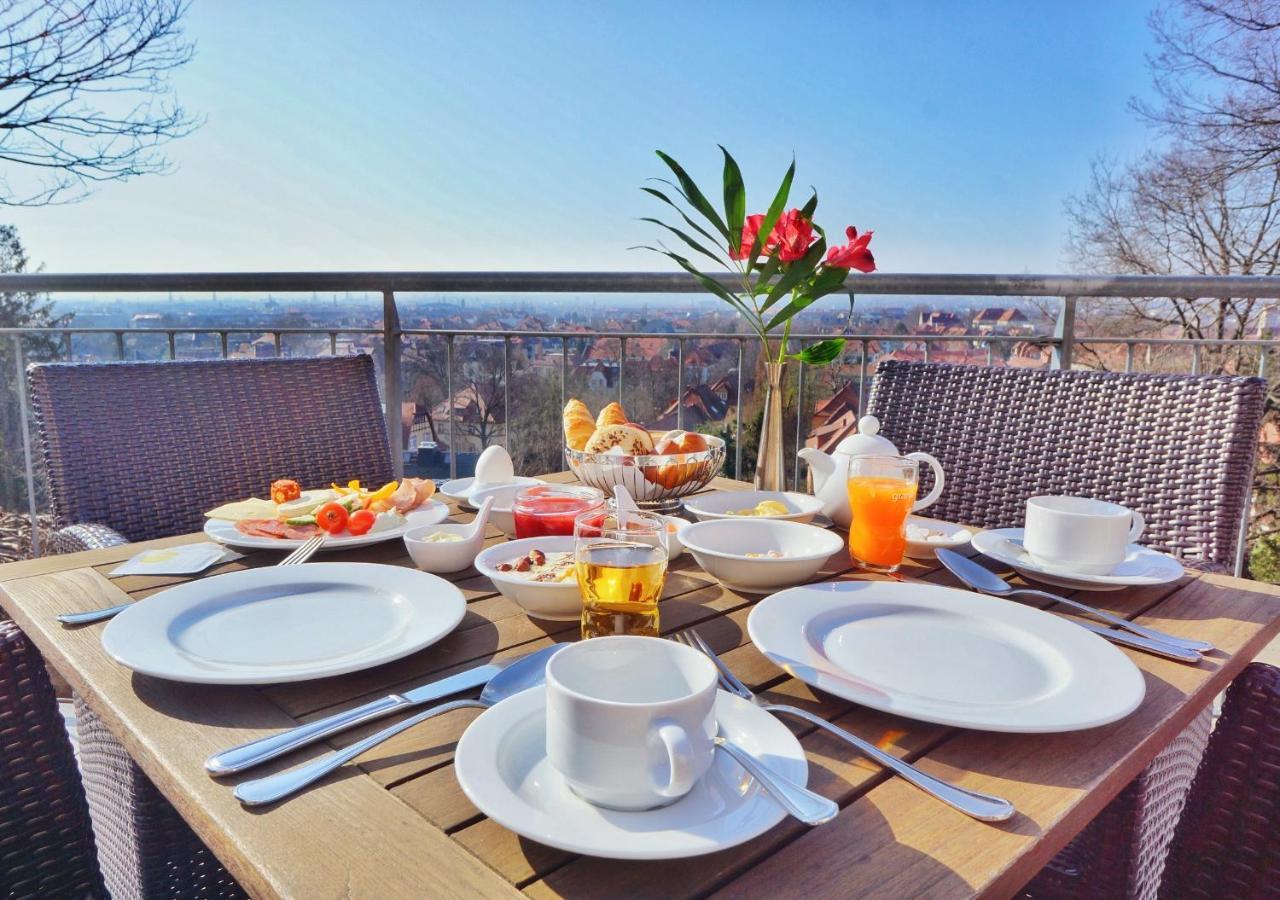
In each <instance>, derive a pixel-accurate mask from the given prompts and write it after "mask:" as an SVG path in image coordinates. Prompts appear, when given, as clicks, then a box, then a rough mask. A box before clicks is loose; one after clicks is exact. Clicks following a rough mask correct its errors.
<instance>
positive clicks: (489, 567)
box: [475, 535, 582, 622]
mask: <svg viewBox="0 0 1280 900" xmlns="http://www.w3.org/2000/svg"><path fill="white" fill-rule="evenodd" d="M475 566H476V571H477V572H479V573H480V574H481V575H484V576H485V577H487V578H488V579H489V580H490V581H492V582H493V586H494V587H496V588H497V589H498V591H499V592H500V593H501V594H502V596H504V597H506V598H507V599H508V600H511V601H512V602H513V603H515V604H517V605H518V606H519V607H520V608H521V609H523V610H524V611H525V612H526V613H528V614H529V615H531V616H533V617H534V618H538V619H551V620H552V621H556V622H571V621H575V620H577V619H578V618H580V617H581V615H582V597H581V595H580V594H579V593H578V572H577V569H576V567H575V566H574V561H573V538H572V537H571V536H567V535H566V536H555V537H535V538H525V539H524V540H519V541H505V542H504V543H501V544H494V545H493V546H492V547H489V548H488V549H486V550H483V551H481V552H480V554H479V555H478V556H476V562H475Z"/></svg>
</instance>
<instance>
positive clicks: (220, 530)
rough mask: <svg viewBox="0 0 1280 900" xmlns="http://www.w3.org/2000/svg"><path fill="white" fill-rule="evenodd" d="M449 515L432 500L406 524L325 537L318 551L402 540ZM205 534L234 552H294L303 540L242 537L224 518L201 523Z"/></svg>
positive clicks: (409, 516)
mask: <svg viewBox="0 0 1280 900" xmlns="http://www.w3.org/2000/svg"><path fill="white" fill-rule="evenodd" d="M448 516H449V507H448V506H446V505H445V504H443V503H441V502H440V501H439V500H435V499H431V500H428V501H427V502H426V503H424V504H422V505H421V506H419V507H418V508H417V509H411V510H409V512H408V513H407V514H406V515H405V517H404V518H405V523H404V524H403V525H397V526H396V527H395V528H388V529H386V530H384V531H370V532H368V533H367V534H360V535H355V534H342V535H328V534H326V535H325V536H324V544H323V545H321V547H320V552H322V553H323V552H325V551H327V550H352V549H354V548H356V547H367V546H369V545H370V544H381V543H382V542H383V541H392V540H395V539H396V538H399V537H403V536H404V534H405V532H407V531H408V530H409V529H411V528H417V527H419V526H422V525H434V524H436V523H437V522H443V521H444V520H445V519H446V518H448ZM204 533H205V536H206V537H209V538H212V539H213V540H215V541H217V542H218V543H219V544H223V545H225V546H227V547H235V548H236V549H237V550H296V549H298V547H300V546H302V544H303V543H305V542H304V541H300V540H293V539H291V538H269V537H261V536H260V535H256V534H245V533H244V532H242V531H240V530H239V529H237V528H236V523H235V522H231V521H228V520H226V519H206V520H205V523H204Z"/></svg>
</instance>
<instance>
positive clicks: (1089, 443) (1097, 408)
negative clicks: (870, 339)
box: [868, 361, 1266, 571]
mask: <svg viewBox="0 0 1280 900" xmlns="http://www.w3.org/2000/svg"><path fill="white" fill-rule="evenodd" d="M1265 397H1266V382H1265V381H1264V380H1263V379H1261V378H1236V377H1211V376H1199V375H1129V374H1123V373H1119V372H1059V371H1041V370H1027V369H1004V368H988V367H982V366H953V365H935V364H930V363H908V362H897V361H890V362H886V363H884V364H882V365H881V366H880V367H879V368H878V369H877V371H876V376H875V384H874V386H873V388H872V391H871V398H870V402H869V404H868V411H869V412H871V413H873V414H874V415H876V416H878V417H879V418H880V421H881V428H880V432H881V434H883V435H884V436H885V437H887V438H889V440H891V441H893V442H894V443H895V444H897V446H898V448H899V449H900V450H902V451H903V452H904V453H905V452H909V451H914V450H925V451H927V452H929V453H932V454H933V455H934V456H936V457H937V458H938V461H939V462H941V463H942V466H943V469H944V470H945V471H946V473H947V489H946V491H944V492H943V494H942V496H941V497H940V498H939V500H938V502H937V503H936V504H935V505H934V506H932V507H931V508H930V511H929V515H931V516H937V517H938V518H940V519H949V520H952V521H956V522H966V523H968V524H970V525H978V526H980V527H983V528H999V527H1012V526H1017V525H1021V524H1022V519H1023V513H1024V509H1025V507H1024V504H1025V503H1026V500H1027V498H1028V497H1031V496H1035V495H1037V494H1073V495H1078V496H1086V497H1097V498H1099V499H1102V500H1111V501H1113V502H1116V503H1121V504H1123V505H1125V506H1128V507H1130V508H1131V509H1136V510H1138V511H1139V512H1141V513H1142V515H1143V517H1144V518H1145V519H1146V521H1147V529H1146V531H1145V532H1144V533H1143V538H1142V542H1143V543H1144V544H1146V545H1148V546H1150V547H1152V548H1154V549H1156V550H1160V551H1161V552H1164V553H1169V554H1172V555H1174V556H1177V557H1178V558H1180V559H1182V560H1184V561H1185V562H1187V563H1189V564H1191V565H1195V566H1198V567H1201V568H1213V569H1218V570H1226V571H1230V570H1231V568H1232V567H1233V565H1234V562H1235V551H1236V545H1237V542H1238V540H1239V528H1240V519H1241V517H1242V515H1243V514H1244V510H1245V505H1246V504H1247V503H1248V502H1249V493H1250V490H1251V488H1252V484H1253V463H1254V457H1255V456H1256V454H1257V448H1258V430H1259V428H1260V427H1261V425H1262V413H1263V404H1264V402H1265Z"/></svg>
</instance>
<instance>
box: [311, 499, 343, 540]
mask: <svg viewBox="0 0 1280 900" xmlns="http://www.w3.org/2000/svg"><path fill="white" fill-rule="evenodd" d="M316 524H317V525H318V526H320V528H321V529H322V530H324V531H327V532H329V533H330V534H341V533H342V531H343V530H344V529H345V528H346V527H347V509H346V507H345V506H341V505H339V504H337V503H326V504H325V505H324V506H322V507H320V508H319V509H317V510H316Z"/></svg>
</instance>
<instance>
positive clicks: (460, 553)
mask: <svg viewBox="0 0 1280 900" xmlns="http://www.w3.org/2000/svg"><path fill="white" fill-rule="evenodd" d="M470 528H471V526H470V525H453V524H448V523H446V524H440V525H420V526H418V527H417V528H410V529H409V530H408V531H406V532H405V533H404V546H405V548H406V549H407V550H408V551H409V556H410V557H412V558H413V564H414V565H415V566H417V567H418V568H419V569H421V570H422V571H424V572H434V573H436V574H444V573H447V572H461V571H462V570H463V569H465V568H467V567H468V566H470V565H471V563H472V561H473V560H475V558H476V554H477V553H479V552H480V549H481V548H482V547H483V546H484V531H483V529H482V530H481V531H479V532H477V533H476V534H475V535H473V536H471V537H466V533H467V531H468V530H469V529H470ZM437 531H444V532H447V533H448V534H457V535H462V536H463V539H462V540H460V541H443V542H437V541H428V540H424V539H425V538H427V537H429V536H430V535H433V534H435V533H436V532H437Z"/></svg>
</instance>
